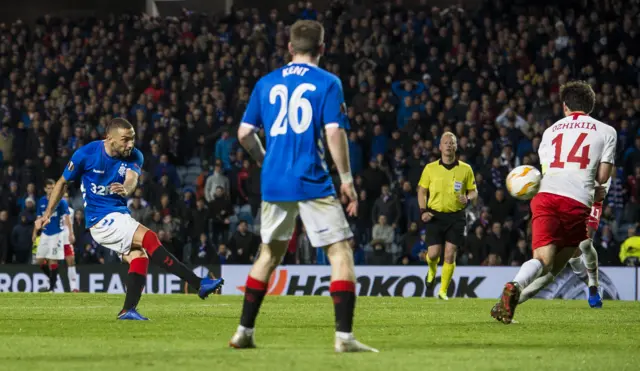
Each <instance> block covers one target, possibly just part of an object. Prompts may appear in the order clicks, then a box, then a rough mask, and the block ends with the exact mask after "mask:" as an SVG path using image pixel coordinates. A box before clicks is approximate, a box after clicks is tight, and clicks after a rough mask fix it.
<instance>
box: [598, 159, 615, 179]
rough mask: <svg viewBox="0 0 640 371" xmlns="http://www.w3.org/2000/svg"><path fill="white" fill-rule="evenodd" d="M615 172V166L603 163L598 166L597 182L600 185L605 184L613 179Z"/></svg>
mask: <svg viewBox="0 0 640 371" xmlns="http://www.w3.org/2000/svg"><path fill="white" fill-rule="evenodd" d="M612 171H613V164H610V163H608V162H601V163H600V165H598V173H597V174H596V182H598V184H605V183H606V182H608V181H609V178H611V172H612Z"/></svg>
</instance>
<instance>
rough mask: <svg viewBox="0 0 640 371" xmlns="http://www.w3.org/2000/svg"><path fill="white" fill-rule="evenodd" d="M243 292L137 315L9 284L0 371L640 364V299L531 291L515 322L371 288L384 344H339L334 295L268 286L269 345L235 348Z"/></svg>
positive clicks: (112, 300) (373, 326) (144, 309)
mask: <svg viewBox="0 0 640 371" xmlns="http://www.w3.org/2000/svg"><path fill="white" fill-rule="evenodd" d="M241 299H242V298H241V297H226V296H215V297H210V298H209V299H207V300H206V301H201V300H200V299H198V298H197V297H196V296H194V295H145V296H143V297H142V301H141V304H140V306H139V309H140V312H141V313H142V314H144V315H146V316H148V317H149V318H150V319H151V321H149V322H131V321H116V320H115V317H116V313H117V312H118V310H119V309H120V306H121V305H122V301H123V296H120V295H105V294H50V293H43V294H0V313H1V314H0V370H44V371H53V370H64V371H72V370H83V371H94V370H117V371H127V370H156V371H157V370H216V371H217V370H220V371H229V370H256V371H258V370H266V371H271V370H274V371H290V370H300V371H305V370H349V371H360V370H362V371H365V370H367V371H369V370H384V371H404V370H463V371H470V370H518V371H522V370H536V371H540V370H544V371H546V370H599V371H602V370H638V369H640V351H638V346H639V345H640V303H637V302H612V301H606V302H605V307H604V308H603V309H602V310H593V309H590V308H589V307H588V305H587V303H586V302H584V301H560V300H552V301H546V300H532V301H530V302H528V303H526V304H524V305H522V306H521V307H520V308H519V309H518V313H517V315H516V320H517V321H518V323H516V324H512V325H509V326H505V325H503V324H499V323H497V322H495V321H494V320H493V319H492V318H491V317H490V316H489V310H490V308H491V306H492V305H493V303H494V301H492V300H480V299H452V300H450V301H448V302H443V301H436V300H435V299H424V298H422V299H421V298H389V297H375V298H371V297H363V298H358V302H357V309H356V320H355V334H356V336H357V337H358V339H359V340H361V341H362V342H364V343H366V344H369V345H371V346H374V347H376V348H378V349H380V353H379V354H373V353H366V354H365V353H360V354H335V353H334V352H333V308H332V304H331V301H330V299H329V298H327V297H267V298H266V300H265V305H264V306H263V308H262V312H261V316H260V317H259V319H258V323H257V330H256V342H257V345H258V347H259V348H258V349H254V350H234V349H229V348H228V347H227V342H228V340H229V338H230V337H231V335H232V334H233V332H234V331H235V329H236V326H237V324H238V318H239V316H240V309H241V306H242V301H241Z"/></svg>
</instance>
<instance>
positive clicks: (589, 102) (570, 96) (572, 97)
mask: <svg viewBox="0 0 640 371" xmlns="http://www.w3.org/2000/svg"><path fill="white" fill-rule="evenodd" d="M560 100H561V101H562V102H563V103H564V104H565V105H566V106H567V108H568V109H569V110H571V111H582V112H584V113H591V111H593V107H594V106H595V105H596V93H595V92H594V91H593V89H592V88H591V85H589V83H588V82H586V81H582V80H578V81H570V82H568V83H566V84H564V85H562V86H561V87H560Z"/></svg>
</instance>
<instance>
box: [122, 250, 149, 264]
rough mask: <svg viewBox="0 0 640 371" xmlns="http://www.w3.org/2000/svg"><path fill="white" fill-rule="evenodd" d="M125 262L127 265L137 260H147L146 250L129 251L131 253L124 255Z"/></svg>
mask: <svg viewBox="0 0 640 371" xmlns="http://www.w3.org/2000/svg"><path fill="white" fill-rule="evenodd" d="M123 258H124V261H126V262H127V263H131V261H132V260H133V259H137V258H145V259H146V258H147V254H145V252H144V250H142V249H132V250H130V251H129V253H128V254H127V255H124V257H123Z"/></svg>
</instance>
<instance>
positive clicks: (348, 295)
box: [326, 241, 378, 353]
mask: <svg viewBox="0 0 640 371" xmlns="http://www.w3.org/2000/svg"><path fill="white" fill-rule="evenodd" d="M326 251H327V257H328V258H329V262H330V263H331V285H330V286H329V292H330V294H331V298H332V299H333V308H334V312H335V324H336V338H335V346H334V349H335V351H336V352H339V353H342V352H375V353H378V350H377V349H374V348H371V347H370V346H367V345H364V344H362V343H360V342H359V341H357V340H356V339H355V337H354V336H353V314H354V311H355V306H356V275H355V271H354V263H353V250H352V249H351V246H350V245H349V242H348V241H341V242H338V243H335V244H333V245H331V246H329V247H328V248H327V249H326Z"/></svg>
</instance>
